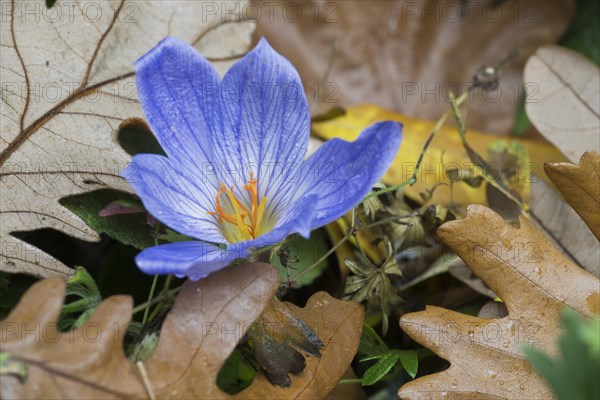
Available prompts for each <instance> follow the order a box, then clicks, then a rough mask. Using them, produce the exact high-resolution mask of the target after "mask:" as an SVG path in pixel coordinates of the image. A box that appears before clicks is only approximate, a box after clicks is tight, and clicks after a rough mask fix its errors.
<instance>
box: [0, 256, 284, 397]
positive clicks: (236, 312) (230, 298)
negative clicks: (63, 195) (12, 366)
mask: <svg viewBox="0 0 600 400" xmlns="http://www.w3.org/2000/svg"><path fill="white" fill-rule="evenodd" d="M278 286H279V275H278V273H277V271H276V270H274V269H273V268H272V267H271V266H269V265H267V264H261V263H255V264H242V265H239V266H236V267H232V268H226V269H223V270H221V271H219V272H217V273H214V274H211V275H210V276H209V277H207V278H205V279H203V280H201V281H199V282H191V281H188V282H186V283H185V284H184V286H183V288H182V290H181V293H180V295H179V296H178V298H177V300H176V303H175V305H174V307H173V309H172V310H171V312H170V313H169V315H168V316H167V319H166V320H165V322H164V324H163V326H162V329H161V334H160V339H159V343H158V346H157V348H156V350H155V352H154V354H153V355H152V357H151V358H150V359H149V360H148V361H147V362H146V363H145V370H146V371H147V375H148V381H149V382H150V385H151V390H152V391H153V392H154V394H155V395H156V396H157V397H160V398H181V397H187V398H192V397H199V396H201V395H204V396H206V395H209V397H211V398H226V397H227V395H226V394H224V393H222V392H221V391H220V390H219V388H218V387H217V385H216V376H217V374H218V372H219V369H220V367H221V365H222V364H223V362H224V361H225V360H226V359H227V357H228V356H229V354H230V353H231V352H232V351H233V349H234V348H235V346H236V344H237V342H238V341H239V340H240V339H241V336H242V335H243V332H242V329H244V328H245V327H246V328H247V327H248V326H249V325H250V324H252V323H253V322H254V320H255V319H256V318H258V317H259V316H260V314H261V313H262V311H263V309H264V308H265V307H266V306H267V304H269V302H270V300H271V298H272V296H273V295H274V294H275V292H276V291H277V289H278ZM64 290H65V286H64V283H63V282H62V281H61V280H60V279H59V278H57V277H53V278H49V279H46V280H43V281H40V282H38V283H36V284H35V285H34V286H32V287H31V288H30V289H29V291H28V292H27V293H26V294H25V295H24V297H23V298H22V300H21V302H20V303H19V304H18V305H17V307H16V308H15V309H14V310H13V311H12V312H11V314H10V315H9V316H8V317H7V318H6V319H5V320H4V321H2V322H1V323H0V332H1V333H2V351H3V352H8V353H10V354H11V355H12V356H13V358H15V359H18V360H21V361H23V362H25V363H26V364H27V367H28V370H29V373H28V376H27V377H26V378H25V382H24V383H23V384H21V383H20V382H19V381H18V379H17V378H16V377H12V376H3V377H2V380H1V384H0V394H1V397H2V398H6V399H12V398H50V397H51V398H78V399H84V398H94V399H97V398H128V399H130V398H147V397H148V394H147V390H148V389H146V386H145V385H144V382H143V380H142V378H141V375H140V370H138V368H137V367H136V364H133V363H130V362H129V361H128V360H127V358H126V357H125V354H124V352H123V343H122V339H123V335H124V333H125V329H126V325H127V323H128V322H129V319H130V317H131V311H132V301H131V298H129V297H127V296H113V297H110V298H108V299H106V300H105V301H103V302H102V303H101V304H100V306H99V307H98V308H97V309H96V311H95V312H94V314H93V315H92V316H91V318H90V320H89V321H88V322H87V323H86V324H84V325H83V326H82V327H81V328H79V329H76V330H74V331H69V332H58V331H57V328H58V326H57V324H56V320H57V318H58V315H59V313H60V310H61V306H62V303H63V297H64Z"/></svg>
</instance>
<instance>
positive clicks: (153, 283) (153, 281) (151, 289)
mask: <svg viewBox="0 0 600 400" xmlns="http://www.w3.org/2000/svg"><path fill="white" fill-rule="evenodd" d="M156 282H158V275H154V279H153V280H152V286H151V287H150V294H148V301H147V302H146V304H148V305H147V306H146V309H145V310H144V318H143V319H142V325H146V321H148V313H149V312H150V302H151V301H152V298H153V297H154V290H156Z"/></svg>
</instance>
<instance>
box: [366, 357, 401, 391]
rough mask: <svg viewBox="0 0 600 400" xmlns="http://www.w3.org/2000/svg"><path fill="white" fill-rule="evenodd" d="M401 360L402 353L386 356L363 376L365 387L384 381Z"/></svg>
mask: <svg viewBox="0 0 600 400" xmlns="http://www.w3.org/2000/svg"><path fill="white" fill-rule="evenodd" d="M399 358H400V352H398V351H390V352H388V353H386V354H384V355H383V356H382V357H381V358H380V359H379V361H377V363H376V364H375V365H373V366H372V367H371V368H369V369H368V370H367V372H365V374H364V375H363V378H362V379H363V381H362V385H363V386H371V385H374V384H376V383H377V382H379V381H380V380H381V379H383V378H384V377H385V376H386V375H387V374H388V372H390V370H391V369H392V368H394V365H396V362H397V361H398V359H399Z"/></svg>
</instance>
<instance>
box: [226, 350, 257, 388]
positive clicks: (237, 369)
mask: <svg viewBox="0 0 600 400" xmlns="http://www.w3.org/2000/svg"><path fill="white" fill-rule="evenodd" d="M255 375H256V368H254V367H253V366H252V364H251V363H250V362H249V361H248V359H247V358H246V357H245V356H244V354H243V352H242V350H240V349H237V348H236V349H235V350H234V351H233V353H231V355H230V356H229V358H228V359H227V360H226V361H225V363H224V364H223V366H222V367H221V370H220V371H219V375H217V385H218V386H219V388H221V390H223V391H224V392H226V393H228V394H237V393H239V392H241V391H242V390H244V389H245V388H247V387H248V386H250V384H251V383H252V380H253V379H254V376H255Z"/></svg>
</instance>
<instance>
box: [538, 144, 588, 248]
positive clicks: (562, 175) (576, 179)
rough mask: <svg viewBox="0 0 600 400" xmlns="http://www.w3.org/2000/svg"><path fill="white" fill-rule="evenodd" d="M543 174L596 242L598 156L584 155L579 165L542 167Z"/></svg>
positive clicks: (557, 164)
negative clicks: (565, 200) (548, 178)
mask: <svg viewBox="0 0 600 400" xmlns="http://www.w3.org/2000/svg"><path fill="white" fill-rule="evenodd" d="M544 169H545V170H546V174H547V175H548V176H549V177H550V179H552V181H553V182H554V184H555V185H556V187H557V188H558V190H560V192H561V193H562V195H563V196H564V197H565V199H567V201H568V202H569V204H570V205H571V206H572V207H573V209H575V211H576V212H577V214H579V216H580V217H581V218H582V219H583V221H584V222H585V223H586V225H587V226H588V227H589V228H590V230H591V231H592V232H593V233H594V236H596V238H597V239H598V240H600V155H599V154H598V153H594V152H592V151H588V152H586V153H584V154H583V155H582V156H581V161H580V162H579V165H573V164H570V163H552V164H545V165H544Z"/></svg>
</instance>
